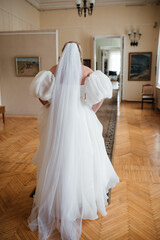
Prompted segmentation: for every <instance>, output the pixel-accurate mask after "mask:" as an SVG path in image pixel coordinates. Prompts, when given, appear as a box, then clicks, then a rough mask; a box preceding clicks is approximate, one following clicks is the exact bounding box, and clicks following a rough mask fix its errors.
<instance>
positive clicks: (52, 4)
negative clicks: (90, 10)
mask: <svg viewBox="0 0 160 240" xmlns="http://www.w3.org/2000/svg"><path fill="white" fill-rule="evenodd" d="M25 1H26V2H28V3H30V4H31V5H32V6H33V7H35V8H36V9H38V10H54V9H65V8H76V4H75V0H70V1H68V0H25ZM95 5H96V6H104V5H127V6H147V5H148V6H152V5H153V6H154V5H156V6H157V5H160V0H98V1H95Z"/></svg>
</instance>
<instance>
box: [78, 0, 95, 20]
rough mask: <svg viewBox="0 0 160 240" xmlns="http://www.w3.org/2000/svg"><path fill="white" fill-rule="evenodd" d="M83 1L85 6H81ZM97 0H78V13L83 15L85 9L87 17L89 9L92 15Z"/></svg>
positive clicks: (89, 13)
mask: <svg viewBox="0 0 160 240" xmlns="http://www.w3.org/2000/svg"><path fill="white" fill-rule="evenodd" d="M82 2H83V6H82V7H81V5H82ZM87 2H89V4H88V5H89V6H88V5H87ZM94 3H95V0H89V1H87V0H83V1H81V0H76V5H77V9H78V15H79V16H80V17H81V16H82V13H83V11H84V17H86V12H87V11H88V15H89V16H91V15H92V12H93V6H94Z"/></svg>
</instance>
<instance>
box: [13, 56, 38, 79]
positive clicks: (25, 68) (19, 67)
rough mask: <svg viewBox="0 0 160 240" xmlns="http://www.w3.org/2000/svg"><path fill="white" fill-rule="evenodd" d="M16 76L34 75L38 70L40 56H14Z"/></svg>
mask: <svg viewBox="0 0 160 240" xmlns="http://www.w3.org/2000/svg"><path fill="white" fill-rule="evenodd" d="M15 62H16V76H17V77H34V76H35V75H36V74H37V73H38V72H39V65H40V57H15Z"/></svg>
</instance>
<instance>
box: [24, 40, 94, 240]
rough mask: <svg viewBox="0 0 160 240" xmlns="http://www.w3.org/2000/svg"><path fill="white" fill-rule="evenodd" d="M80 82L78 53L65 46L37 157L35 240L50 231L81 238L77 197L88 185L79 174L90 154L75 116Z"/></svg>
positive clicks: (31, 223) (84, 131)
mask: <svg viewBox="0 0 160 240" xmlns="http://www.w3.org/2000/svg"><path fill="white" fill-rule="evenodd" d="M81 77H82V70H81V60H80V53H79V50H78V47H77V45H76V44H75V43H68V44H67V45H66V47H65V49H64V51H63V53H62V56H61V58H60V62H59V64H58V69H57V72H56V79H55V85H54V89H53V96H52V100H51V104H50V110H49V115H48V119H47V122H46V125H45V126H44V128H45V131H43V137H42V138H43V143H42V142H41V148H40V149H39V153H38V165H37V186H36V192H35V196H34V199H33V206H32V211H31V214H30V216H29V218H28V223H29V227H30V229H31V230H32V231H34V230H36V229H37V227H38V234H39V239H41V240H46V239H47V238H48V237H49V236H50V235H51V233H52V232H53V230H54V229H55V227H56V228H58V229H59V231H60V232H61V239H65V240H76V239H78V238H79V237H80V235H81V223H82V215H83V202H84V196H83V194H81V193H82V192H84V193H85V191H88V190H89V188H90V186H89V185H88V186H87V184H86V185H85V182H86V183H88V182H89V181H88V180H89V179H90V182H91V181H92V180H93V179H91V177H90V175H89V174H88V175H87V174H86V173H85V171H84V168H83V166H84V162H85V164H89V162H90V161H89V160H88V159H91V158H92V153H93V151H92V150H93V149H92V146H91V144H90V139H89V133H87V131H88V130H87V126H85V121H84V119H83V117H82V118H81V116H84V114H81V111H83V107H82V106H81V104H82V103H81V101H80V82H81ZM82 128H83V129H82ZM87 161H88V163H86V162H87ZM88 167H90V166H88ZM82 169H83V171H82ZM83 176H84V177H83ZM85 176H87V178H88V180H87V181H85ZM91 176H92V174H91ZM84 187H85V189H82V188H84ZM86 201H87V199H86ZM88 202H89V201H88Z"/></svg>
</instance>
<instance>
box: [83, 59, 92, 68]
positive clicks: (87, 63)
mask: <svg viewBox="0 0 160 240" xmlns="http://www.w3.org/2000/svg"><path fill="white" fill-rule="evenodd" d="M83 64H84V65H85V66H87V67H89V68H90V67H91V59H83Z"/></svg>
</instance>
